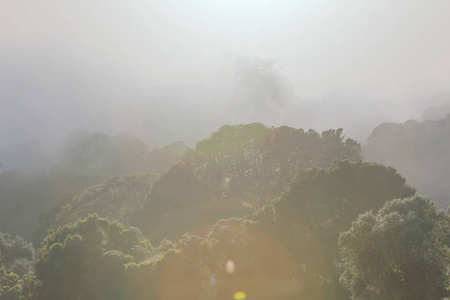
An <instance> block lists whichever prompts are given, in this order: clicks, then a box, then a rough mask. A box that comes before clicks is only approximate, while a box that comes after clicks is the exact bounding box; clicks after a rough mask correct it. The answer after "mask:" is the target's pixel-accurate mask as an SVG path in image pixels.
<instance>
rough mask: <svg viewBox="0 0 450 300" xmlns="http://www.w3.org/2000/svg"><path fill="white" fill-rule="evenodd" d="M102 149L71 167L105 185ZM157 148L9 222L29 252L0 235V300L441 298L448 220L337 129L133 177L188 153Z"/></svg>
mask: <svg viewBox="0 0 450 300" xmlns="http://www.w3.org/2000/svg"><path fill="white" fill-rule="evenodd" d="M378 131H379V129H376V130H375V131H374V134H372V137H371V139H372V140H371V141H370V143H369V144H368V146H367V147H369V146H372V143H373V141H374V139H373V137H374V136H377V132H378ZM122 138H124V137H121V138H120V139H122ZM72 139H73V137H72ZM120 139H119V140H120ZM112 140H114V139H112ZM112 140H111V139H109V138H107V137H105V136H103V135H100V134H97V135H91V136H89V135H88V136H83V137H82V138H80V139H78V140H77V142H76V143H72V144H71V145H72V146H71V147H70V149H72V150H73V153H76V155H75V154H71V157H73V158H76V160H74V163H75V161H77V160H82V161H85V162H84V164H85V165H86V168H94V169H95V167H96V166H100V167H98V169H95V170H96V171H95V172H97V171H98V172H100V173H97V174H107V173H108V172H106V173H102V172H103V171H102V170H105V168H104V167H102V164H104V166H114V165H112V164H111V163H105V162H108V161H111V162H112V161H115V159H116V158H114V157H115V156H114V155H115V154H114V155H113V154H111V153H115V152H114V151H112V152H111V151H110V150H105V149H119V148H116V147H112V148H109V147H110V146H109V145H111V143H112V142H111V141H112ZM127 141H128V142H126V143H124V144H125V145H128V144H131V146H130V147H131V148H132V149H135V150H136V149H138V148H140V147H141V146H142V144H140V143H139V142H137V141H136V140H135V139H130V138H127ZM133 141H134V142H133ZM133 145H134V146H133ZM136 145H138V146H139V145H141V146H139V147H137V146H136ZM135 146H136V147H135ZM168 147H172V148H173V149H174V150H173V151H172V150H168V149H167V148H162V149H159V150H155V151H148V149H146V148H145V147H143V148H142V149H143V150H142V151H143V152H142V153H145V155H144V154H142V155H144V157H145V159H143V160H141V158H140V157H139V155H138V154H139V153H141V152H139V151H134V152H130V153H129V154H130V157H129V160H126V159H123V160H122V161H121V163H123V165H122V166H133V165H134V167H133V168H130V169H129V170H131V171H130V173H132V174H128V175H121V174H112V175H121V176H114V177H112V178H109V179H107V180H105V181H104V182H103V183H98V184H94V185H90V186H88V187H84V188H81V189H79V190H76V189H75V190H71V191H68V192H65V193H62V194H60V195H59V196H58V197H57V200H56V201H55V202H54V203H51V202H50V203H51V205H48V206H49V207H48V210H47V212H45V213H43V214H41V216H40V218H39V226H37V223H36V224H34V225H30V223H28V222H29V221H27V220H21V219H15V221H16V222H18V223H20V224H17V225H16V227H17V228H22V229H21V230H22V232H23V233H22V235H24V236H26V237H27V239H30V240H32V242H33V244H31V243H30V242H28V241H26V240H24V239H22V238H20V237H13V236H11V235H9V234H6V233H2V234H0V299H2V300H3V299H29V300H31V299H34V300H43V299H55V300H56V299H68V300H70V299H88V300H89V299H105V300H106V299H127V300H133V299H136V300H137V299H139V300H140V299H155V300H156V299H164V300H172V299H173V300H175V299H176V300H180V299H236V300H239V299H240V300H244V299H248V300H251V299H280V300H281V299H286V300H288V299H289V300H291V299H317V300H320V299H386V300H387V299H417V300H419V299H445V298H447V297H449V296H450V277H449V271H448V270H449V269H448V268H449V266H450V216H449V211H448V210H447V211H445V210H439V209H438V208H436V205H435V204H434V202H433V201H432V200H430V199H429V198H427V197H425V196H420V195H417V194H416V189H415V188H414V187H413V186H414V185H413V186H410V185H409V184H408V183H409V182H408V183H407V182H406V180H405V179H404V178H403V177H402V175H400V174H401V173H398V172H397V170H396V169H394V168H393V167H390V166H385V165H381V164H378V163H369V162H365V161H363V159H362V155H361V146H360V144H359V143H357V142H356V141H354V140H352V139H348V138H347V139H346V138H345V137H344V135H343V131H342V129H337V130H326V131H323V132H322V133H317V132H316V131H314V130H309V131H304V130H302V129H295V128H291V127H287V126H282V127H277V128H275V127H271V128H269V127H266V126H264V125H262V124H259V123H253V124H247V125H233V126H230V125H225V126H223V127H221V128H220V129H219V130H218V131H216V132H214V133H212V134H211V136H210V137H209V138H207V139H205V140H202V141H200V142H198V143H197V145H196V147H195V148H193V149H189V150H187V151H186V152H185V153H184V155H183V156H182V157H181V158H179V160H178V162H177V163H175V161H174V160H170V159H168V160H167V161H172V162H173V163H174V165H173V166H172V167H171V168H170V169H168V170H167V171H166V172H163V173H162V174H161V173H160V174H161V175H156V174H155V173H148V172H146V173H137V172H141V171H143V169H141V168H144V167H145V164H144V165H142V164H141V163H140V162H142V161H151V159H150V158H149V157H151V156H152V155H153V156H154V157H155V155H159V157H160V158H159V159H156V158H153V159H154V160H153V161H158V162H159V163H162V162H161V161H164V159H163V158H165V157H176V155H175V154H178V155H180V154H181V151H184V150H185V149H184V146H183V145H182V144H173V145H171V146H168ZM92 149H95V150H96V151H98V152H95V151H94V150H92ZM164 149H165V150H164ZM175 149H177V150H175ZM365 149H366V148H365ZM367 149H369V148H367ZM93 151H94V152H93ZM366 151H367V150H366ZM108 153H109V154H110V155H111V156H110V157H109V158H108V155H109V154H108ZM117 153H118V152H117ZM132 153H134V154H132ZM152 153H153V154H152ZM167 153H169V154H167ZM170 153H175V154H173V155H174V156H170V155H172V154H170ZM107 154H108V155H107ZM365 154H366V155H367V153H365ZM135 155H137V156H136V157H135ZM167 155H169V156H167ZM95 157H102V160H97V159H95ZM132 158H133V160H134V159H136V160H137V161H134V162H133V161H131V159H132ZM66 161H71V160H70V159H66ZM93 162H96V163H97V164H94V163H93ZM76 165H77V166H78V167H79V168H81V166H82V165H83V163H81V164H76ZM160 166H162V164H160ZM115 167H116V166H114V168H115ZM108 168H109V167H108ZM62 169H63V168H62V167H61V168H60V169H59V170H58V172H62V171H61V170H62ZM70 170H72V173H70V174H72V175H70V174H69V173H67V172H66V173H65V174H69V175H68V176H69V177H66V179H67V178H75V177H74V176H75V175H73V174H82V172H81V171H74V170H76V169H74V168H70ZM80 170H84V171H86V174H91V173H90V171H87V170H88V169H83V168H81V169H80ZM160 170H162V169H160ZM95 172H93V173H92V174H96V173H95ZM112 173H114V172H112ZM119 173H120V172H119ZM7 175H8V176H13V175H14V176H18V175H17V174H15V173H2V176H7ZM77 176H78V175H77ZM5 178H7V177H5ZM92 178H98V179H99V178H101V176H100V175H98V176H97V175H96V176H95V177H92ZM60 179H61V180H66V179H64V178H60ZM88 181H89V180H88ZM88 181H86V182H88ZM0 182H1V181H0ZM3 184H5V186H8V187H9V188H12V187H13V185H11V184H8V183H7V181H3ZM32 187H33V185H29V188H32ZM17 190H19V187H17ZM51 192H52V190H49V192H48V194H49V195H51ZM29 197H30V201H31V203H33V202H32V201H33V199H41V198H42V199H45V201H49V199H47V198H46V197H48V195H45V194H42V196H41V198H37V197H33V196H32V195H29ZM2 205H5V203H3V202H2ZM24 205H25V206H26V205H27V204H26V203H25V204H24ZM28 209H33V208H32V207H29V208H28ZM4 223H5V224H6V223H7V222H6V221H4ZM4 228H7V227H4ZM4 231H5V232H6V231H7V230H4Z"/></svg>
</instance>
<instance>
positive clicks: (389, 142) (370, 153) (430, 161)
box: [363, 115, 450, 208]
mask: <svg viewBox="0 0 450 300" xmlns="http://www.w3.org/2000/svg"><path fill="white" fill-rule="evenodd" d="M449 136H450V115H448V116H447V117H446V118H444V119H440V120H427V121H422V122H419V121H415V120H409V121H406V122H405V123H383V124H380V125H379V126H377V127H376V128H375V129H374V130H373V132H372V134H371V135H370V136H369V138H368V140H367V145H365V146H364V148H363V150H364V158H365V159H367V160H369V161H376V162H380V163H383V164H387V165H391V166H393V167H395V168H396V169H397V170H398V171H399V172H400V173H401V174H402V175H403V176H405V178H406V179H407V180H408V182H409V183H410V184H411V185H413V186H414V187H416V188H417V189H418V190H419V192H420V193H422V194H425V195H429V196H430V197H431V198H432V199H433V200H434V201H436V203H437V204H438V206H439V207H441V208H446V207H447V206H449V205H450V197H449V195H450V182H449V178H450V156H449V153H450V143H449V139H448V137H449Z"/></svg>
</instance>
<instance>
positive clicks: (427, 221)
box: [339, 196, 450, 300]
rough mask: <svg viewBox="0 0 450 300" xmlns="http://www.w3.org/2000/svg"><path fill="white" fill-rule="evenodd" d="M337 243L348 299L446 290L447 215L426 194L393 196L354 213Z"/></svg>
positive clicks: (439, 295)
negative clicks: (375, 207) (377, 208)
mask: <svg viewBox="0 0 450 300" xmlns="http://www.w3.org/2000/svg"><path fill="white" fill-rule="evenodd" d="M339 246H340V249H341V256H342V269H343V274H342V276H341V280H342V282H343V283H344V285H345V286H347V287H348V288H349V290H350V291H351V292H352V299H382V300H383V299H386V300H387V299H399V300H402V299H405V300H406V299H417V300H419V299H443V298H445V297H449V296H450V290H449V287H450V278H449V269H448V268H449V266H450V215H449V214H448V213H446V212H444V211H436V208H435V205H434V204H433V203H432V202H431V201H430V200H429V199H427V198H423V197H419V196H415V197H413V198H407V199H403V200H400V199H397V200H393V201H391V202H388V203H386V204H385V205H384V206H383V208H382V209H381V210H380V211H379V212H378V213H376V214H375V213H373V212H367V213H365V214H362V215H360V216H359V218H358V219H357V220H356V221H354V222H353V224H352V226H351V228H350V229H349V230H348V231H346V232H343V233H342V234H341V236H340V238H339Z"/></svg>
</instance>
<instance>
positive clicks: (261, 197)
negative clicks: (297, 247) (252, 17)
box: [134, 123, 361, 241]
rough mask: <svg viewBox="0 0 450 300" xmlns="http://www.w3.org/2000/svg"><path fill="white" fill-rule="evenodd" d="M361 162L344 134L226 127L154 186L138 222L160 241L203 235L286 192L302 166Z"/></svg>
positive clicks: (256, 125) (259, 126) (255, 126)
mask: <svg viewBox="0 0 450 300" xmlns="http://www.w3.org/2000/svg"><path fill="white" fill-rule="evenodd" d="M360 158H361V156H360V145H359V144H358V143H357V142H355V141H353V140H351V139H346V140H344V137H343V136H342V129H338V130H328V131H324V132H323V133H322V134H318V133H317V132H315V131H313V130H309V131H308V132H305V131H304V130H302V129H294V128H290V127H286V126H283V127H279V128H267V127H265V126H264V125H262V124H259V123H253V124H247V125H235V126H229V125H226V126H223V127H221V128H220V129H219V130H218V131H217V132H214V133H212V134H211V137H210V138H208V139H205V140H203V141H200V142H199V143H198V144H197V146H196V147H195V149H193V150H190V151H187V152H186V153H185V155H184V156H183V159H182V163H181V164H179V165H177V166H174V167H172V168H171V169H170V170H169V172H168V173H167V174H165V175H163V176H162V177H161V178H160V179H159V180H158V181H157V182H155V184H154V186H153V189H152V193H151V195H150V196H149V198H148V200H147V202H146V203H145V204H144V205H143V207H142V209H141V210H140V211H138V212H137V213H136V215H135V221H134V225H136V226H137V227H139V228H142V230H143V232H144V233H146V234H148V236H149V237H150V238H151V240H155V241H160V240H162V239H163V238H169V239H177V238H179V237H180V236H181V235H182V234H183V233H185V232H189V231H191V232H199V231H201V230H203V231H204V230H205V226H206V225H211V224H214V223H215V222H216V221H217V220H219V219H221V218H229V217H233V216H239V217H242V216H246V215H249V214H251V213H253V212H254V211H256V210H257V209H259V208H260V207H261V206H262V205H264V204H266V203H267V201H269V200H271V199H273V198H274V197H277V196H278V195H279V194H280V193H281V192H283V191H284V190H286V189H287V188H288V186H289V184H290V183H291V180H292V179H293V177H294V176H295V175H296V174H297V173H298V172H299V170H301V169H304V168H311V167H317V166H318V167H330V166H331V164H332V162H333V161H334V160H335V159H349V160H353V161H355V160H358V159H360Z"/></svg>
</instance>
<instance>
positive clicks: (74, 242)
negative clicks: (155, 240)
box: [36, 215, 151, 299]
mask: <svg viewBox="0 0 450 300" xmlns="http://www.w3.org/2000/svg"><path fill="white" fill-rule="evenodd" d="M150 253H151V245H150V243H149V242H148V241H147V240H145V239H144V238H143V237H142V235H141V233H140V231H139V230H138V229H136V228H132V227H124V226H123V225H121V224H119V223H117V222H109V221H108V220H107V219H102V218H99V217H98V215H91V216H89V217H88V218H86V219H84V220H80V221H78V222H77V223H76V224H74V225H71V226H69V225H66V226H64V227H60V228H58V229H57V230H54V231H51V232H50V234H49V235H48V236H47V237H46V239H45V241H44V244H43V247H42V248H41V250H40V254H41V258H40V260H39V261H38V262H37V263H36V275H37V278H38V279H39V280H40V281H41V282H42V286H43V290H44V295H45V299H123V297H124V284H125V273H124V272H125V264H127V263H130V262H140V261H142V260H144V259H146V258H147V257H148V256H149V255H150Z"/></svg>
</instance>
